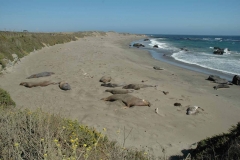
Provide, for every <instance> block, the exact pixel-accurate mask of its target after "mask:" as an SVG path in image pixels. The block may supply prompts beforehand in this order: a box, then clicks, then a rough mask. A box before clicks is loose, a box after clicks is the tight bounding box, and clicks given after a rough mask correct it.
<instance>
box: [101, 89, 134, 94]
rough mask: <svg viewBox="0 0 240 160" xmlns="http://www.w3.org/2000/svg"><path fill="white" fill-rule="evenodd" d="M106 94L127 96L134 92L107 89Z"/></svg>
mask: <svg viewBox="0 0 240 160" xmlns="http://www.w3.org/2000/svg"><path fill="white" fill-rule="evenodd" d="M105 92H110V93H112V94H127V93H132V92H133V90H126V89H107V90H105Z"/></svg>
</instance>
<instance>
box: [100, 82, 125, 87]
mask: <svg viewBox="0 0 240 160" xmlns="http://www.w3.org/2000/svg"><path fill="white" fill-rule="evenodd" d="M124 85H125V84H116V83H103V84H101V86H104V87H112V88H115V87H122V86H124Z"/></svg>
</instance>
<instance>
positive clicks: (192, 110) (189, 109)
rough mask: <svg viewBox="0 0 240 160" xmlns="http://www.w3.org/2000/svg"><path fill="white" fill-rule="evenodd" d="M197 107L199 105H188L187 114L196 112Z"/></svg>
mask: <svg viewBox="0 0 240 160" xmlns="http://www.w3.org/2000/svg"><path fill="white" fill-rule="evenodd" d="M198 108H200V107H198V106H192V107H188V109H187V115H192V114H196V113H197V109H198ZM200 109H202V108H200ZM202 111H204V109H202Z"/></svg>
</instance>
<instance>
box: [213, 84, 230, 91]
mask: <svg viewBox="0 0 240 160" xmlns="http://www.w3.org/2000/svg"><path fill="white" fill-rule="evenodd" d="M213 88H214V89H215V90H217V89H218V88H230V87H229V85H227V84H219V85H217V86H214V87H213Z"/></svg>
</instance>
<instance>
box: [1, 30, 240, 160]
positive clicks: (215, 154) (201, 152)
mask: <svg viewBox="0 0 240 160" xmlns="http://www.w3.org/2000/svg"><path fill="white" fill-rule="evenodd" d="M95 34H96V32H76V33H29V32H21V33H20V32H0V43H1V46H2V47H0V64H2V66H5V65H6V64H5V60H6V59H7V60H12V59H13V57H12V54H16V55H18V57H19V58H21V57H23V56H25V55H27V54H29V53H30V52H31V51H34V50H37V49H41V48H42V47H45V46H52V45H55V44H61V43H65V42H70V41H74V40H77V38H83V37H85V36H94V35H95ZM97 34H100V35H105V33H103V32H97ZM154 69H155V68H154ZM15 106H16V104H15V102H14V101H13V100H12V98H11V96H10V95H9V93H8V92H6V91H5V90H3V89H0V126H1V130H0V159H45V160H47V159H65V160H73V159H90V160H91V159H94V160H95V159H114V160H115V159H116V160H118V159H119V160H122V159H126V160H127V159H129V160H130V159H137V160H145V159H156V158H155V157H154V156H153V155H152V154H151V153H149V152H148V151H147V152H146V151H144V150H137V149H134V148H126V147H125V146H124V145H120V144H119V143H118V142H116V141H111V140H109V139H108V138H107V136H105V134H106V132H107V130H106V129H105V128H102V130H101V132H100V131H97V130H96V129H94V128H91V127H89V126H86V125H83V124H80V123H79V122H78V121H76V120H72V119H69V118H65V117H62V116H60V115H58V114H49V113H46V112H44V111H43V110H41V109H37V110H35V111H32V110H29V109H19V108H16V107H15ZM116 132H117V131H116ZM118 134H119V133H118ZM124 139H127V137H124ZM163 150H164V151H165V149H163ZM160 152H163V151H160ZM188 153H189V155H190V156H191V159H216V160H218V159H240V123H238V124H237V125H235V126H233V127H232V128H231V129H230V130H229V133H222V134H219V135H216V136H213V137H210V138H206V139H204V140H202V141H200V142H198V146H197V148H196V149H194V150H191V151H188ZM168 154H169V155H171V153H168ZM176 157H178V158H179V159H185V160H187V159H186V158H185V157H186V155H185V157H181V156H180V155H177V156H172V157H170V159H174V158H175V159H176ZM162 159H167V157H166V156H165V157H163V158H162Z"/></svg>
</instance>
